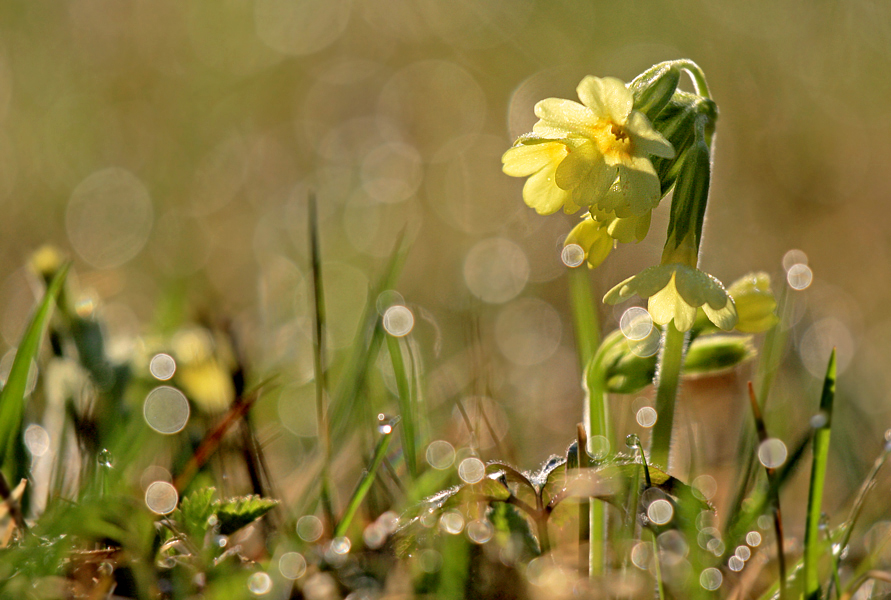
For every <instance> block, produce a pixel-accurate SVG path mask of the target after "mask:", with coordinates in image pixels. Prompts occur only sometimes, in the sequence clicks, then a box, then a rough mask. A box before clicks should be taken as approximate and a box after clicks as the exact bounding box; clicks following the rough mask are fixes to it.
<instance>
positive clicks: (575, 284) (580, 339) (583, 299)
mask: <svg viewBox="0 0 891 600" xmlns="http://www.w3.org/2000/svg"><path fill="white" fill-rule="evenodd" d="M583 264H584V263H583ZM567 277H568V280H569V302H570V304H571V305H572V322H573V325H574V326H575V342H576V352H577V353H578V357H579V366H580V367H581V369H582V372H584V370H585V368H586V367H587V366H588V363H589V362H591V359H592V358H593V357H594V353H595V352H596V351H597V346H598V345H599V344H600V321H599V319H598V317H597V304H596V303H595V302H594V295H593V294H592V293H591V278H590V277H589V275H588V269H586V268H584V267H576V268H571V269H569V273H568V274H567Z"/></svg>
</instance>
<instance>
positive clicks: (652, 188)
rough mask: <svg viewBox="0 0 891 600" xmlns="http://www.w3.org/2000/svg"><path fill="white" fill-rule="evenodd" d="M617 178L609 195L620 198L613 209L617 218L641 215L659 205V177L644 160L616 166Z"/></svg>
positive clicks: (647, 161) (633, 160)
mask: <svg viewBox="0 0 891 600" xmlns="http://www.w3.org/2000/svg"><path fill="white" fill-rule="evenodd" d="M617 170H618V177H617V179H616V182H615V184H613V186H612V188H610V194H612V195H613V196H614V197H616V196H618V197H619V198H621V201H620V202H617V203H616V208H615V209H614V210H615V212H616V216H617V217H631V216H636V215H642V214H643V213H645V212H646V211H648V210H652V209H654V208H656V206H658V205H659V200H660V198H661V190H660V186H659V176H658V175H656V170H655V169H653V164H652V163H651V162H650V161H649V159H646V158H631V159H630V160H629V161H627V162H625V163H622V164H619V165H617Z"/></svg>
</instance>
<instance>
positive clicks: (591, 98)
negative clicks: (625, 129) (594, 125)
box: [576, 75, 634, 125]
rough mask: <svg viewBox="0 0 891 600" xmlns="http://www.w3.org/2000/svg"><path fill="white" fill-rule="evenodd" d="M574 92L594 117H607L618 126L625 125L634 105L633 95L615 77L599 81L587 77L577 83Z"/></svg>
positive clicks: (589, 76)
mask: <svg viewBox="0 0 891 600" xmlns="http://www.w3.org/2000/svg"><path fill="white" fill-rule="evenodd" d="M576 92H577V93H578V95H579V100H581V101H582V104H584V105H585V106H587V107H588V108H590V109H591V111H592V112H593V113H594V114H595V115H596V116H603V117H607V118H609V119H610V120H611V121H613V122H614V123H616V124H618V125H624V124H625V122H626V120H627V118H628V114H629V113H630V112H631V107H632V106H633V105H634V95H633V94H632V93H631V91H630V90H629V89H628V88H627V87H626V86H625V83H624V82H622V81H621V80H619V79H616V78H615V77H604V78H602V79H601V78H599V77H592V76H591V75H588V76H587V77H585V78H584V79H582V81H581V83H579V85H578V88H576Z"/></svg>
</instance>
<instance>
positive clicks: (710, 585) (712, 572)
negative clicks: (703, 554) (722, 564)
mask: <svg viewBox="0 0 891 600" xmlns="http://www.w3.org/2000/svg"><path fill="white" fill-rule="evenodd" d="M723 582H724V576H723V575H722V574H721V571H720V570H718V569H716V568H714V567H709V568H708V569H704V570H703V571H702V573H700V575H699V585H701V586H702V587H703V588H705V589H707V590H708V591H710V592H713V591H715V590H716V589H718V588H719V587H721V584H722V583H723Z"/></svg>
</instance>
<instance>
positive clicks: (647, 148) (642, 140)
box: [625, 111, 674, 158]
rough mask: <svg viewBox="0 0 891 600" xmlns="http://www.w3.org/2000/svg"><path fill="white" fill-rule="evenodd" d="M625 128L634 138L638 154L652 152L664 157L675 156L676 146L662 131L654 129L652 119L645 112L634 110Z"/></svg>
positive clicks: (642, 154) (635, 152)
mask: <svg viewBox="0 0 891 600" xmlns="http://www.w3.org/2000/svg"><path fill="white" fill-rule="evenodd" d="M625 129H626V130H627V131H628V132H629V133H630V134H631V137H632V139H633V140H634V154H635V155H636V156H646V155H647V154H652V155H653V156H661V157H662V158H674V146H672V145H671V142H669V141H668V140H667V139H665V137H664V136H663V135H662V134H661V133H659V132H658V131H656V130H655V129H653V126H652V125H651V124H650V120H649V119H648V118H647V117H646V115H644V114H643V113H641V112H638V111H633V112H632V113H631V115H630V116H629V118H628V123H627V124H626V125H625Z"/></svg>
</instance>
